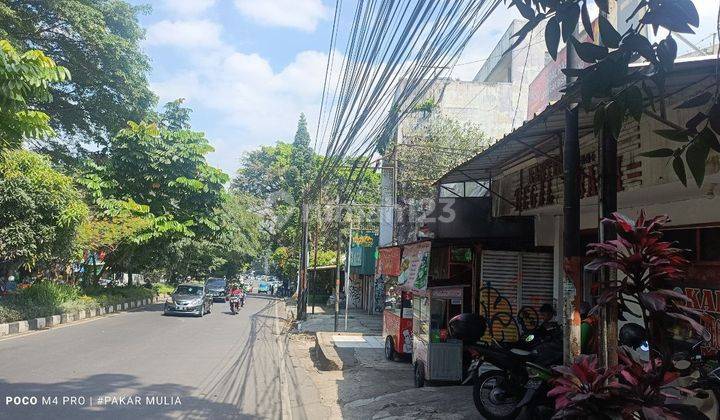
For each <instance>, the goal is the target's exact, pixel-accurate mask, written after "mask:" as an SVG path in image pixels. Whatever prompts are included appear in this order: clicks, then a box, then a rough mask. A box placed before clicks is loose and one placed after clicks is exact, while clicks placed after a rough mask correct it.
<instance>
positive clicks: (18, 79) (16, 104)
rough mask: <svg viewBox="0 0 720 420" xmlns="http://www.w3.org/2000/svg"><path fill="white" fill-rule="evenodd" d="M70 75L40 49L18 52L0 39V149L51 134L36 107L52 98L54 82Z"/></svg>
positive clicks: (18, 145) (48, 122)
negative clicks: (51, 90)
mask: <svg viewBox="0 0 720 420" xmlns="http://www.w3.org/2000/svg"><path fill="white" fill-rule="evenodd" d="M69 78H70V73H69V72H68V70H67V69H66V68H64V67H62V66H58V65H57V64H55V62H54V61H53V60H52V59H50V58H49V57H47V56H46V55H45V54H44V53H43V52H42V51H38V50H30V51H26V52H24V53H19V52H17V51H16V50H15V48H13V46H12V45H10V43H9V42H8V41H6V40H0V150H3V149H9V148H17V147H20V145H21V144H22V141H23V140H24V139H26V138H41V137H47V136H50V135H52V134H54V132H53V130H52V129H51V128H50V117H49V116H48V115H47V114H45V113H44V112H42V111H38V110H37V109H36V106H38V105H39V104H43V103H47V102H50V101H51V100H52V96H51V95H50V88H51V86H52V84H53V83H59V82H63V81H67V80H69Z"/></svg>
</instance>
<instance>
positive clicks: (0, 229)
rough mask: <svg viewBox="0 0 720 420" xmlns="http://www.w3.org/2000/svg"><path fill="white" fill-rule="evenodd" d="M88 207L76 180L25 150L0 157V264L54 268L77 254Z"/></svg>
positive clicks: (6, 270) (13, 267)
mask: <svg viewBox="0 0 720 420" xmlns="http://www.w3.org/2000/svg"><path fill="white" fill-rule="evenodd" d="M87 214H88V209H87V206H86V205H85V204H84V203H83V201H82V198H81V196H80V193H79V192H78V190H77V189H75V187H74V183H73V180H72V179H71V178H70V177H68V176H66V175H63V174H61V173H59V172H57V171H56V170H54V169H53V168H52V166H51V165H50V162H49V160H48V159H47V158H46V157H43V156H41V155H39V154H37V153H34V152H30V151H26V150H6V151H5V152H3V153H2V156H0V268H1V269H2V274H3V277H7V274H8V273H9V272H10V271H12V270H16V269H18V268H23V269H25V270H32V269H35V268H47V269H50V268H54V266H55V265H56V264H59V265H63V264H66V263H67V262H68V261H69V260H70V259H71V258H73V257H75V256H76V255H75V253H76V251H78V249H77V248H76V247H75V238H76V234H77V230H78V227H79V226H80V225H81V224H82V223H83V221H84V220H85V218H86V217H87Z"/></svg>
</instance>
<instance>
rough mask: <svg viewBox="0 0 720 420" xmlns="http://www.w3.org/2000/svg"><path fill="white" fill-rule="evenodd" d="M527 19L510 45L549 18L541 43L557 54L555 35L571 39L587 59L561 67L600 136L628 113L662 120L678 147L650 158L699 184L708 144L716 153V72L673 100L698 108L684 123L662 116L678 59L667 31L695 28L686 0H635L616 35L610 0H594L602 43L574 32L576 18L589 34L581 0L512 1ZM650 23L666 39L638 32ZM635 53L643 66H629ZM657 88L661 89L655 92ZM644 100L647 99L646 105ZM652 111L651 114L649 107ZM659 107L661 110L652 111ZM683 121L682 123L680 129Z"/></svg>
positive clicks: (617, 128) (719, 88)
mask: <svg viewBox="0 0 720 420" xmlns="http://www.w3.org/2000/svg"><path fill="white" fill-rule="evenodd" d="M511 1H512V4H513V5H514V6H515V7H516V8H517V9H518V11H519V12H520V13H521V14H522V16H523V17H525V18H526V19H528V22H527V24H526V25H525V26H523V27H522V29H521V30H520V31H519V32H518V33H517V34H515V36H516V37H517V39H516V41H515V42H514V44H513V46H512V47H511V48H514V47H515V46H517V45H519V44H520V43H521V42H522V40H523V39H524V38H525V36H527V35H528V34H529V33H530V32H531V31H532V30H533V29H534V28H535V27H536V26H537V25H539V24H540V23H541V22H543V21H547V23H546V27H545V42H546V44H547V48H548V52H549V53H550V55H551V56H552V57H553V59H556V58H557V53H558V47H559V44H560V39H562V40H563V41H565V42H566V43H569V44H572V45H573V46H574V48H575V50H576V52H577V55H578V57H579V58H580V59H581V60H582V61H583V62H585V63H586V64H587V66H586V67H584V68H581V69H564V70H563V72H564V73H565V74H566V75H568V76H570V77H576V78H577V79H576V81H575V82H573V83H571V84H570V85H569V86H568V87H567V89H566V91H567V92H571V93H573V94H575V93H578V94H579V96H580V101H581V105H582V106H583V107H584V108H585V110H586V111H587V112H593V113H594V131H595V135H596V137H598V138H601V137H602V136H603V135H605V134H607V135H609V136H611V137H612V138H613V139H615V140H617V139H618V137H619V136H620V132H621V130H622V126H623V123H624V121H625V119H626V118H633V119H635V120H636V121H638V122H639V121H640V119H641V118H642V117H643V114H650V115H653V118H655V119H657V120H659V121H660V122H662V123H663V124H665V125H666V126H667V127H668V128H666V129H662V130H657V131H656V134H658V135H660V136H663V137H666V138H668V139H670V140H673V141H676V142H679V143H680V145H679V146H678V147H677V148H674V149H669V148H663V149H658V150H653V151H650V152H648V153H646V154H645V155H646V156H648V157H659V158H669V159H671V160H672V166H673V169H674V170H675V173H676V174H677V176H678V178H679V179H680V181H681V182H682V183H683V184H685V185H687V174H686V171H685V165H686V164H687V166H688V168H689V169H690V172H691V174H692V176H693V178H694V179H695V182H696V184H697V185H698V186H700V185H702V183H703V181H704V178H705V166H706V162H707V160H708V156H709V154H710V150H714V151H715V152H720V143H718V137H717V136H718V135H720V79H717V78H718V77H720V76H719V75H717V74H716V83H715V86H716V88H715V90H714V92H713V91H704V92H702V93H700V94H699V95H697V96H695V97H693V98H690V99H688V100H686V101H684V102H683V103H682V104H680V105H678V106H677V107H676V108H678V109H698V108H702V111H699V112H697V113H696V114H695V115H694V116H693V117H692V118H690V119H688V121H687V122H686V123H684V124H675V123H673V122H672V121H668V120H667V119H666V118H664V117H663V115H664V99H665V98H664V97H663V92H665V89H664V85H665V79H666V76H667V73H668V72H670V71H671V70H672V68H673V64H674V62H675V58H676V57H677V50H678V48H677V43H676V41H675V38H674V37H673V33H677V34H680V33H693V29H692V28H693V27H696V28H697V27H698V26H699V24H700V17H699V15H698V12H697V9H696V8H695V5H694V4H693V2H692V0H674V1H657V0H640V1H639V2H638V5H637V7H636V8H635V10H634V11H633V12H632V14H631V16H630V17H629V18H628V21H629V20H630V19H632V18H633V17H634V16H636V15H638V14H639V13H640V12H641V11H644V12H645V13H644V14H643V15H642V17H640V20H639V22H638V24H637V25H633V26H631V27H630V28H629V29H628V30H627V32H625V33H624V34H620V33H619V32H618V31H617V30H616V29H615V27H614V26H613V25H612V24H611V23H610V21H608V19H606V18H605V17H604V16H603V15H602V13H605V14H607V13H608V12H609V10H608V1H607V0H602V1H601V0H597V1H596V2H595V4H596V5H597V6H598V8H599V9H600V11H601V12H602V13H601V15H600V17H599V18H598V24H599V25H598V26H599V32H600V34H599V35H600V39H599V41H600V43H601V44H600V45H598V44H595V43H592V42H580V40H578V38H577V36H576V35H574V33H575V29H576V28H577V26H578V20H580V21H581V22H582V25H583V28H584V29H585V32H586V33H587V34H589V35H591V36H594V34H593V28H592V23H591V20H590V16H589V13H588V8H587V0H568V1H563V2H558V1H554V0H537V1H533V2H532V3H531V2H529V1H525V0H511ZM650 27H651V28H652V29H653V31H654V33H655V34H656V35H657V33H658V30H659V29H660V28H663V29H665V30H667V31H668V35H667V36H666V37H665V39H663V40H661V41H660V42H657V43H654V44H653V43H651V42H650V41H649V40H648V38H647V37H646V36H645V35H644V30H645V29H646V28H650ZM638 58H643V59H645V60H647V61H648V63H649V64H648V66H646V67H645V68H642V69H632V68H630V63H632V62H633V61H635V60H636V59H638ZM658 93H659V94H658ZM646 104H647V105H646ZM650 109H652V113H650V112H649V111H650ZM658 110H659V113H660V115H656V111H658ZM683 125H684V127H683Z"/></svg>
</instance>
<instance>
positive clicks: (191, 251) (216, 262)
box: [162, 194, 262, 279]
mask: <svg viewBox="0 0 720 420" xmlns="http://www.w3.org/2000/svg"><path fill="white" fill-rule="evenodd" d="M256 205H257V203H256V202H255V200H254V199H252V198H251V197H249V196H247V195H236V194H224V195H223V203H222V207H220V208H218V209H217V210H216V212H215V219H216V220H217V223H218V229H217V230H215V231H213V232H212V234H210V235H208V236H205V237H201V238H197V237H194V238H187V237H186V238H181V239H179V240H177V241H174V242H173V243H172V244H171V245H170V246H169V249H168V252H167V254H166V256H165V258H164V260H165V262H164V263H163V264H162V265H163V266H164V267H166V271H167V277H168V278H170V279H183V278H185V277H187V276H190V277H193V278H205V277H207V276H218V277H227V278H233V277H235V276H236V275H237V274H238V273H239V272H240V271H242V270H245V269H247V268H248V267H249V266H250V264H251V263H252V261H253V259H255V258H256V257H257V256H258V255H259V252H260V247H261V237H262V233H261V232H260V227H259V225H260V223H259V222H260V217H259V216H258V215H257V213H256V212H255V207H256Z"/></svg>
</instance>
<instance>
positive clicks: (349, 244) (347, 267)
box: [345, 214, 353, 331]
mask: <svg viewBox="0 0 720 420" xmlns="http://www.w3.org/2000/svg"><path fill="white" fill-rule="evenodd" d="M352 234H353V219H352V214H350V233H348V241H347V256H346V257H345V331H347V324H348V307H349V302H350V252H351V251H352Z"/></svg>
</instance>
